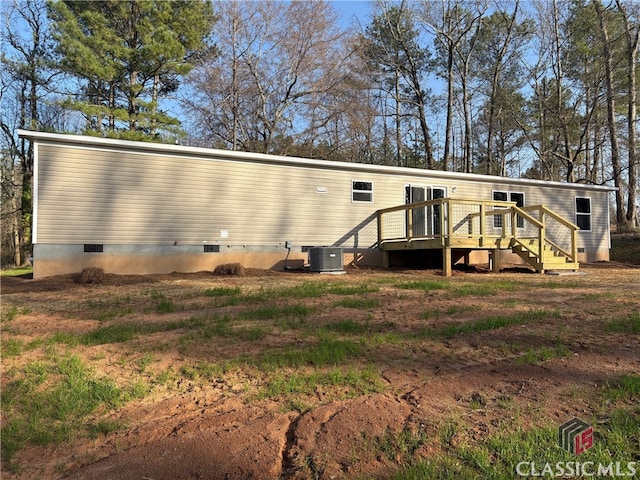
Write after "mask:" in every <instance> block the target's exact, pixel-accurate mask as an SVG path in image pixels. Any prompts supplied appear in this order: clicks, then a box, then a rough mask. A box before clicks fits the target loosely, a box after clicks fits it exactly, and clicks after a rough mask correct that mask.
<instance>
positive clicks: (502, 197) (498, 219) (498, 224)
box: [493, 190, 509, 228]
mask: <svg viewBox="0 0 640 480" xmlns="http://www.w3.org/2000/svg"><path fill="white" fill-rule="evenodd" d="M493 201H494V202H507V201H509V193H508V192H499V191H495V190H494V192H493ZM503 218H504V217H503V216H502V215H494V216H493V226H494V227H495V228H502V219H503Z"/></svg>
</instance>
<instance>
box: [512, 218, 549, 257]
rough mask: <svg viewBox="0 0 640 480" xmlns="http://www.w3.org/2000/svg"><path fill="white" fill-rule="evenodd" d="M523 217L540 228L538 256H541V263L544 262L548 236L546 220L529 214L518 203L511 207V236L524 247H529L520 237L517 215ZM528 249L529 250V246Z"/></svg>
mask: <svg viewBox="0 0 640 480" xmlns="http://www.w3.org/2000/svg"><path fill="white" fill-rule="evenodd" d="M518 215H519V216H520V217H522V218H523V219H524V220H526V221H527V222H529V223H532V224H533V225H534V226H535V227H537V228H538V257H539V258H540V263H544V243H545V240H546V238H545V236H546V231H545V224H544V222H542V221H540V220H538V219H537V218H535V217H532V216H531V215H529V214H528V213H527V212H525V211H524V210H523V209H522V208H520V207H518V206H517V205H514V206H513V207H511V236H512V237H513V239H514V240H515V241H517V242H518V243H519V244H520V245H522V246H523V247H525V248H527V247H526V245H524V244H523V243H522V242H521V241H520V239H519V238H518V235H517V233H518V229H517V223H518V222H517V221H516V217H517V216H518ZM527 250H529V249H528V248H527Z"/></svg>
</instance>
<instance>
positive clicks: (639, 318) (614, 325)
mask: <svg viewBox="0 0 640 480" xmlns="http://www.w3.org/2000/svg"><path fill="white" fill-rule="evenodd" d="M604 331H605V332H615V333H633V334H635V333H640V313H633V314H631V315H629V316H628V317H626V318H619V319H616V320H612V321H610V322H608V323H606V324H605V325H604Z"/></svg>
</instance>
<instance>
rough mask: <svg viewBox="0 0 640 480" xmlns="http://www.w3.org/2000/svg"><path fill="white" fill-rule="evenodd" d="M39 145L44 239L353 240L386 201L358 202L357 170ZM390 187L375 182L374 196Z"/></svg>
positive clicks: (138, 241) (40, 235)
mask: <svg viewBox="0 0 640 480" xmlns="http://www.w3.org/2000/svg"><path fill="white" fill-rule="evenodd" d="M39 155H40V159H41V162H40V165H39V206H38V242H39V243H61V244H77V243H89V242H91V243H105V244H109V243H118V244H120V243H124V244H166V243H174V242H178V243H186V244H194V243H202V242H205V241H206V242H209V243H211V242H218V241H219V242H220V243H225V244H254V245H264V244H270V243H278V242H283V241H285V240H288V239H295V240H296V241H297V242H298V243H300V244H309V245H316V244H320V245H321V244H332V243H334V242H336V241H338V240H339V239H341V238H344V237H347V242H345V244H346V245H348V244H349V242H348V237H349V232H350V231H351V230H352V229H353V227H354V226H355V225H357V224H358V223H360V222H362V221H363V220H365V219H366V218H367V217H369V216H370V215H371V214H372V212H373V211H375V210H376V209H377V208H381V207H378V206H377V202H376V203H362V204H360V203H355V204H354V203H352V202H351V177H352V175H345V172H340V171H324V170H319V169H314V168H306V167H291V166H281V165H265V164H259V163H246V162H237V161H221V160H206V159H203V160H201V159H193V158H179V157H168V156H157V155H149V154H137V153H131V152H125V153H120V152H110V151H105V150H99V151H96V150H87V149H83V148H70V147H66V148H63V147H57V146H49V145H41V146H40V149H39ZM360 176H362V175H360ZM316 186H324V187H327V189H328V192H327V193H317V192H316ZM378 187H380V191H378ZM383 190H384V187H383V185H379V186H378V185H374V194H375V195H376V197H377V196H378V195H379V196H381V197H382V196H383V195H382V191H383ZM399 197H400V196H398V198H399ZM394 202H397V200H395V199H394ZM221 230H226V231H228V232H229V237H228V239H221V238H220V231H221ZM367 237H368V238H360V239H359V241H360V243H361V244H362V242H363V241H365V242H368V244H369V245H372V244H373V243H375V241H376V238H375V225H372V226H371V227H370V228H369V231H368V235H367Z"/></svg>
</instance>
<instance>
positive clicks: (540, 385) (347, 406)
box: [2, 264, 640, 480]
mask: <svg viewBox="0 0 640 480" xmlns="http://www.w3.org/2000/svg"><path fill="white" fill-rule="evenodd" d="M583 270H584V271H586V272H587V273H588V279H589V281H584V278H587V277H576V278H578V280H577V281H580V282H583V283H584V285H578V286H573V287H572V288H570V289H562V288H561V287H558V288H557V289H542V290H540V289H537V290H532V292H533V293H532V295H538V297H536V298H534V299H532V300H531V303H532V304H535V305H538V306H539V308H549V309H552V308H553V306H554V305H555V306H558V307H559V308H561V309H562V312H563V315H562V316H561V319H560V320H559V321H558V320H549V321H543V322H540V323H535V324H531V325H522V326H519V325H518V326H513V327H508V328H503V329H499V330H492V331H487V332H482V333H475V334H472V335H465V336H457V337H453V338H450V339H446V340H440V341H439V342H438V344H429V345H427V346H420V345H417V346H413V347H407V346H406V345H404V344H400V345H397V344H393V343H390V344H383V345H381V346H380V348H379V350H377V351H376V352H375V356H376V358H379V360H380V361H379V362H376V366H375V368H376V369H377V370H378V371H379V373H380V375H381V377H382V378H383V379H384V382H386V383H385V385H384V388H383V390H382V391H381V392H380V393H368V394H365V395H361V396H356V397H355V398H339V397H338V398H336V395H335V392H333V393H332V394H328V393H327V392H324V391H323V389H322V388H320V387H319V388H318V389H316V391H315V393H314V394H313V395H312V396H311V397H310V398H307V399H305V402H306V404H307V405H308V407H309V408H308V409H307V410H303V411H302V413H300V412H299V411H297V410H294V409H293V408H291V406H290V405H289V404H287V403H285V402H282V401H280V400H279V399H256V398H255V397H251V395H249V394H248V393H247V391H253V390H252V389H253V388H254V387H256V385H254V384H252V381H251V380H247V379H245V378H240V377H238V378H236V379H235V380H237V381H234V377H233V376H230V377H225V378H224V379H223V380H220V381H219V382H218V381H216V382H213V383H211V384H207V383H206V382H205V383H202V382H200V383H198V382H193V383H188V382H187V384H182V385H180V386H179V388H176V389H175V390H172V391H161V392H158V393H156V394H153V393H152V394H151V395H149V396H147V397H145V398H144V399H143V400H139V401H134V402H130V403H128V404H126V405H125V406H124V407H122V408H120V409H118V410H115V411H112V412H108V414H107V417H108V418H110V419H111V420H114V421H121V422H122V423H123V425H126V427H125V428H124V429H121V430H119V431H116V432H113V433H110V434H108V435H106V436H100V437H98V438H95V439H88V438H76V439H75V440H73V441H71V442H69V443H66V444H63V445H58V446H47V447H38V446H33V445H30V446H27V447H26V448H24V449H22V450H21V451H19V452H18V453H17V454H16V456H15V458H14V462H13V464H14V465H16V464H17V465H19V467H18V468H17V469H15V467H14V470H15V471H8V470H5V467H6V465H5V464H4V462H3V471H2V478H3V479H9V478H15V479H36V478H69V479H74V480H80V479H83V480H84V479H86V480H88V479H96V480H97V479H100V480H102V479H105V478H108V479H114V480H115V479H123V480H124V479H127V480H128V479H146V480H160V479H172V480H178V479H212V480H215V479H221V480H222V479H265V480H269V479H295V480H298V479H307V478H321V479H339V478H385V477H389V476H391V475H393V473H394V472H395V471H396V470H397V469H398V466H399V465H402V464H403V462H405V461H406V460H408V458H405V457H403V455H405V453H404V452H402V451H401V450H399V449H398V450H397V451H396V457H395V458H393V457H390V456H389V455H388V452H386V451H383V449H382V448H381V444H382V443H381V442H382V439H385V438H393V435H398V434H399V432H401V431H403V430H404V429H409V430H411V431H412V432H414V434H421V435H424V436H425V437H426V438H427V441H426V442H424V444H422V445H421V446H420V447H419V450H418V451H417V452H415V455H416V456H418V457H420V458H429V456H430V455H433V454H436V453H438V452H441V451H442V447H441V440H439V437H438V435H439V433H438V432H440V431H441V429H442V427H443V426H445V425H446V424H448V423H450V422H452V421H454V422H455V423H456V424H458V425H461V426H462V427H461V428H459V429H458V430H457V431H456V432H455V434H454V435H453V436H452V437H451V438H450V439H449V441H450V442H451V444H452V445H456V444H459V443H462V442H466V443H469V442H482V441H483V440H484V439H486V438H488V437H489V436H491V435H492V434H494V433H496V432H498V431H499V430H500V428H501V427H502V426H504V425H510V424H512V422H514V421H515V422H517V423H518V425H520V426H521V427H522V428H523V429H524V428H529V427H535V426H536V425H538V424H539V422H540V421H546V422H548V423H549V424H558V425H559V424H561V423H563V422H564V421H566V420H567V419H568V418H571V417H574V416H578V417H590V416H591V415H593V414H594V412H597V411H598V409H599V408H601V405H597V404H596V401H595V400H594V399H595V393H596V391H597V390H598V388H600V387H601V386H602V385H603V384H605V383H606V382H610V381H612V380H613V379H615V378H618V377H619V376H620V375H623V374H629V373H635V374H638V372H640V351H639V349H638V348H637V347H638V336H637V335H625V334H618V333H605V332H604V331H603V329H602V328H600V327H601V324H602V322H605V321H606V320H607V311H608V309H609V308H608V307H607V305H603V304H601V303H600V304H598V303H593V304H589V305H587V306H586V308H585V303H584V302H585V298H588V297H585V295H587V296H588V295H592V296H593V295H595V294H597V293H599V292H604V291H612V292H620V291H624V292H627V298H620V297H615V298H614V297H611V298H612V299H611V302H615V303H616V306H617V310H616V311H617V313H616V315H618V316H619V315H627V314H635V313H640V299H639V298H638V296H637V292H639V291H640V275H639V274H640V270H639V269H633V268H630V267H627V266H624V265H621V264H599V265H595V266H587V267H586V268H584V269H583ZM392 275H396V276H398V277H399V278H400V279H401V280H402V281H415V280H420V279H424V278H430V279H433V280H438V275H437V274H435V273H433V272H378V271H355V270H354V271H349V273H348V275H346V276H345V277H344V278H342V279H341V281H345V280H346V281H354V280H355V281H356V282H357V283H368V282H370V281H375V280H376V279H379V278H381V276H392ZM480 277H483V278H486V279H487V280H490V279H493V280H497V281H505V280H512V281H522V279H523V277H526V280H527V281H529V279H532V278H534V277H535V278H534V281H535V282H542V281H554V282H558V283H560V282H563V281H568V280H566V279H568V278H571V277H557V278H554V277H545V278H541V277H540V276H535V275H531V276H529V275H524V274H519V273H506V274H501V275H493V274H487V275H486V276H483V274H478V273H470V274H467V273H459V274H458V276H457V277H456V278H454V280H456V281H458V280H460V278H463V279H464V280H465V281H470V282H478V281H479V280H478V279H479V278H480ZM307 278H308V277H306V276H305V275H304V274H273V273H271V272H259V271H251V272H248V273H247V276H246V277H243V278H228V279H224V282H225V284H226V285H238V286H242V287H243V288H253V289H258V288H260V287H261V286H264V285H277V284H291V283H292V282H293V283H296V282H297V283H300V282H303V281H306V279H307ZM216 281H217V282H218V283H220V280H219V279H217V280H216ZM209 282H211V276H210V274H204V273H203V274H194V275H178V274H176V275H167V276H153V277H151V276H140V277H117V276H111V275H107V278H106V279H105V281H104V283H103V284H102V285H100V286H91V287H87V286H83V285H78V284H77V283H76V282H75V280H74V278H73V277H71V276H65V277H58V278H51V279H44V280H35V281H34V280H24V279H8V278H3V279H2V296H3V303H5V302H7V303H9V304H14V305H28V304H30V303H34V304H37V305H38V307H37V308H34V309H33V311H32V312H31V313H26V314H22V315H18V316H17V317H16V318H14V319H13V320H12V321H11V329H10V331H11V335H17V336H19V337H20V338H23V339H25V340H28V339H34V338H37V337H40V336H43V335H46V334H50V333H51V332H52V331H60V330H64V331H69V332H75V333H82V332H87V331H90V330H93V329H94V328H96V326H97V325H98V324H99V322H98V321H97V320H91V319H87V318H85V319H83V320H82V321H79V320H78V318H79V317H78V316H77V315H74V316H72V317H69V316H68V315H67V312H65V311H64V308H65V306H66V305H69V308H71V309H73V308H75V307H73V306H72V305H78V304H80V303H82V301H85V300H87V299H90V298H92V296H94V295H95V294H96V293H97V292H99V293H100V295H104V294H105V293H109V292H110V294H113V295H118V294H122V293H123V292H126V291H128V292H133V291H137V290H140V289H146V290H147V291H148V290H149V289H158V290H162V291H165V292H169V293H176V292H179V291H180V289H181V288H192V287H193V286H194V284H197V285H200V284H203V283H204V284H206V283H209ZM633 292H635V294H634V293H633ZM527 293H528V292H518V293H517V295H516V296H518V298H524V297H526V295H527ZM556 293H557V294H556ZM374 295H377V296H378V297H379V298H381V299H382V300H383V302H382V304H381V307H379V308H378V309H376V311H375V312H368V315H369V317H370V318H371V321H372V322H374V321H377V320H385V319H386V320H387V321H389V320H393V322H394V324H395V327H394V328H396V329H398V330H402V329H403V328H412V325H413V323H415V322H417V321H418V320H416V312H420V311H423V310H424V309H425V308H426V307H433V308H436V307H437V308H440V310H441V311H442V310H444V309H446V308H450V307H451V306H452V305H456V306H459V307H460V306H463V305H467V306H469V307H470V309H469V310H468V313H467V315H466V317H464V321H468V320H472V319H473V318H474V317H475V316H477V315H478V313H477V312H475V311H473V308H474V306H477V310H478V311H483V312H484V314H486V313H487V312H488V311H492V309H495V310H496V311H498V312H499V311H500V310H504V309H505V306H504V305H505V304H506V303H505V299H509V298H511V297H513V294H510V293H509V292H502V293H500V294H499V297H500V298H494V297H492V298H477V297H461V298H453V299H452V298H448V299H445V298H442V299H441V298H439V295H438V294H437V293H435V294H434V293H433V292H427V293H425V292H415V291H410V290H407V291H406V292H400V293H399V292H397V291H394V290H392V289H389V288H386V287H383V288H381V290H380V291H379V292H378V293H377V294H374ZM303 301H305V302H310V303H313V302H315V301H317V300H315V299H305V300H303ZM47 302H49V304H50V306H49V307H48V310H46V309H44V308H43V307H42V305H44V304H46V303H47ZM353 315H354V313H353V311H348V310H346V309H340V308H335V309H334V310H333V313H332V314H331V315H329V314H328V313H327V312H326V311H323V313H322V314H318V316H319V319H318V321H319V322H326V321H331V320H333V321H336V320H339V319H340V318H354V317H353ZM363 315H364V314H363ZM149 316H153V314H149ZM178 316H179V315H178ZM327 316H330V317H331V318H327ZM420 321H423V320H420ZM430 321H431V325H432V326H433V327H436V326H437V325H438V324H439V322H440V323H442V322H445V321H447V319H443V318H435V319H432V320H430ZM457 321H462V320H457ZM558 323H560V324H558ZM54 326H55V328H54ZM4 335H6V334H4ZM170 335H171V334H168V340H167V341H168V342H169V343H170V342H171V341H172V340H171V336H170ZM558 336H562V338H563V341H564V342H565V344H566V345H568V348H569V350H570V352H569V354H568V355H565V356H561V357H560V358H552V359H550V360H547V361H542V362H539V363H535V364H528V363H521V362H518V361H517V358H518V356H519V355H520V353H518V352H516V351H515V348H513V347H512V346H513V344H515V343H526V344H527V345H530V346H548V345H550V346H552V345H554V344H555V342H556V340H557V338H558ZM266 341H269V340H265V342H266ZM274 341H275V340H274ZM122 348H124V347H122V346H114V345H103V346H97V347H87V348H86V350H85V351H82V352H81V353H80V354H81V355H83V357H85V358H87V359H94V360H95V361H94V363H92V366H94V367H96V368H97V367H100V368H101V373H103V374H106V375H109V376H117V375H118V372H119V368H118V365H116V363H117V360H116V359H117V358H121V356H123V355H125V356H127V355H128V357H127V358H136V357H135V355H134V353H132V352H131V351H130V350H128V351H126V352H124V353H123V351H121V350H120V349H122ZM216 348H219V350H216V352H226V353H228V354H233V355H235V354H236V353H237V351H236V350H234V349H237V348H240V347H238V345H235V346H228V345H227V346H225V345H220V346H219V347H216ZM225 348H226V349H232V350H225ZM408 348H410V349H412V350H409V349H408ZM74 353H76V354H78V351H75V352H74ZM201 353H202V352H196V351H194V352H192V354H193V356H194V358H197V356H198V355H199V354H201ZM190 355H191V353H190ZM184 356H185V355H184V354H183V353H180V352H178V351H176V350H174V349H171V348H169V349H168V350H166V351H164V352H163V353H162V354H161V357H162V358H161V359H159V360H158V361H159V362H164V363H163V364H166V365H172V364H176V365H177V364H179V363H180V362H181V361H183V360H184ZM15 362H18V360H15V361H14V363H15ZM3 363H5V362H4V361H3ZM5 373H6V364H5V365H3V384H4V382H5V381H6V377H5ZM119 380H121V381H126V378H123V379H119ZM181 381H182V382H186V380H181ZM416 432H417V433H416Z"/></svg>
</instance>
